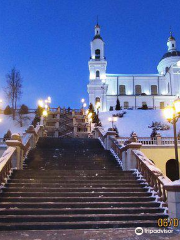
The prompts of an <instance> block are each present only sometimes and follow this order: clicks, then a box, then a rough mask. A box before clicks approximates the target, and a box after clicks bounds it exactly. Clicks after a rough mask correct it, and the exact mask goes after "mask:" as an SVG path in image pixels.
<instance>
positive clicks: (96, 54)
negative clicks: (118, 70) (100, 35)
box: [95, 49, 100, 59]
mask: <svg viewBox="0 0 180 240" xmlns="http://www.w3.org/2000/svg"><path fill="white" fill-rule="evenodd" d="M95 59H100V49H96V50H95Z"/></svg>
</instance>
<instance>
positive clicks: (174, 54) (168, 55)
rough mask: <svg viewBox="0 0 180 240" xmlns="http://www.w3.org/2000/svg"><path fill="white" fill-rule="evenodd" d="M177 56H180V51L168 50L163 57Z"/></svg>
mask: <svg viewBox="0 0 180 240" xmlns="http://www.w3.org/2000/svg"><path fill="white" fill-rule="evenodd" d="M176 56H180V51H172V52H167V53H165V54H164V55H163V57H162V58H161V60H162V59H165V58H168V57H176Z"/></svg>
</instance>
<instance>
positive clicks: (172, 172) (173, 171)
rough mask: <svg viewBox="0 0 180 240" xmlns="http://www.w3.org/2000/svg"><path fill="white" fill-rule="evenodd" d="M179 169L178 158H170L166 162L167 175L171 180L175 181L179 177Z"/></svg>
mask: <svg viewBox="0 0 180 240" xmlns="http://www.w3.org/2000/svg"><path fill="white" fill-rule="evenodd" d="M177 169H178V164H177V160H175V159H169V160H168V161H167V162H166V176H167V177H168V178H169V179H171V181H175V180H178V179H179V176H178V171H177Z"/></svg>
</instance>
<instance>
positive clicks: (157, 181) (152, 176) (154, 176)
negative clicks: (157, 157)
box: [132, 150, 172, 202]
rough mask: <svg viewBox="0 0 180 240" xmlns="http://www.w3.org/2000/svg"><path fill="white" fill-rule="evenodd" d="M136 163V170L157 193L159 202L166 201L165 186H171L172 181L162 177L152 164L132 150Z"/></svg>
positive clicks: (137, 151)
mask: <svg viewBox="0 0 180 240" xmlns="http://www.w3.org/2000/svg"><path fill="white" fill-rule="evenodd" d="M132 153H133V154H134V156H135V158H136V162H137V170H138V172H139V173H140V174H141V175H142V176H143V178H144V179H145V180H146V182H147V183H148V184H149V186H150V187H152V189H153V190H154V191H155V192H156V193H157V195H158V196H159V198H160V200H161V201H163V202H166V201H167V190H166V188H165V186H166V185H167V184H171V183H172V181H171V180H170V179H169V178H168V177H166V176H163V173H162V172H161V170H160V169H159V168H157V167H156V166H155V165H154V163H152V162H151V161H150V160H149V159H148V158H147V157H146V156H145V155H144V154H143V153H142V152H141V151H139V150H133V151H132Z"/></svg>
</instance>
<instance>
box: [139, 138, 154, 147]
mask: <svg viewBox="0 0 180 240" xmlns="http://www.w3.org/2000/svg"><path fill="white" fill-rule="evenodd" d="M137 142H139V143H142V144H143V145H154V144H157V138H155V137H154V138H150V137H138V139H137Z"/></svg>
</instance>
